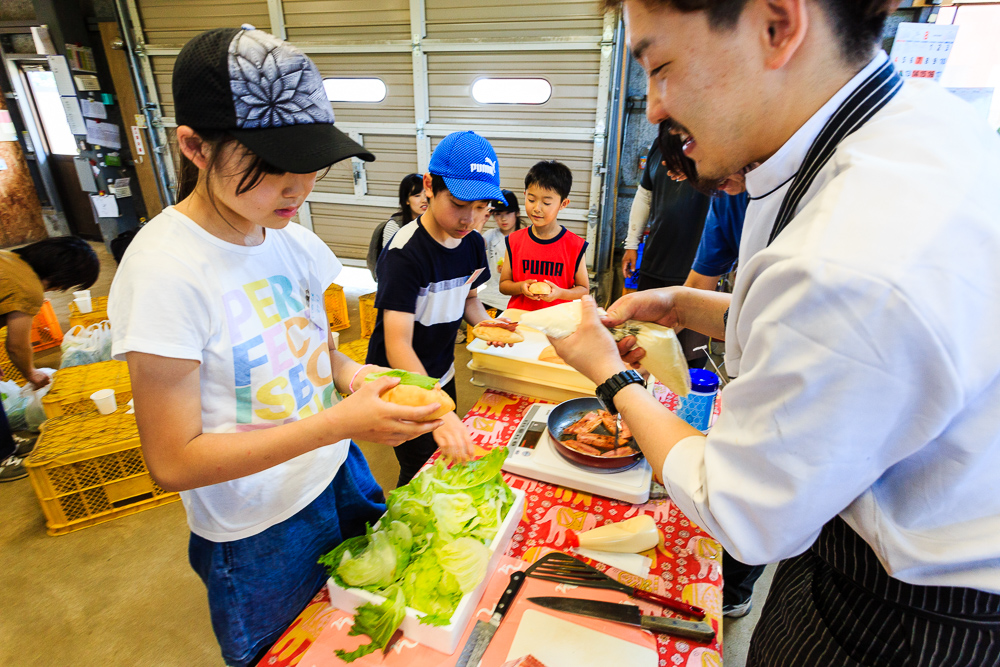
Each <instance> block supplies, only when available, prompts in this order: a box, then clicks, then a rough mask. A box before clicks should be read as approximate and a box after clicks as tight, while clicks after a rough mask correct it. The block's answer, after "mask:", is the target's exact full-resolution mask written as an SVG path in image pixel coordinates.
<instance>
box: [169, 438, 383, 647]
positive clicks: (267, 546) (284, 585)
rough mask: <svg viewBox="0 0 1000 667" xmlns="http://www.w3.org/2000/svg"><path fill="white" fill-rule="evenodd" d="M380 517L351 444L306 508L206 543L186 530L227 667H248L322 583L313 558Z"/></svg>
mask: <svg viewBox="0 0 1000 667" xmlns="http://www.w3.org/2000/svg"><path fill="white" fill-rule="evenodd" d="M384 513H385V497H384V496H383V495H382V489H381V488H380V487H379V485H378V483H377V482H376V481H375V478H374V477H372V474H371V471H370V470H369V469H368V462H367V461H365V457H364V455H363V454H362V453H361V450H360V449H358V446H357V445H356V444H354V443H353V442H352V443H351V448H350V451H349V452H348V454H347V460H346V461H344V464H343V466H341V468H340V470H339V471H338V472H337V476H336V477H335V478H334V479H333V482H332V483H331V484H330V486H329V487H327V488H326V490H325V491H323V493H322V494H320V496H319V497H318V498H316V500H314V501H313V502H312V503H310V504H309V505H308V506H307V507H306V508H305V509H303V510H301V511H300V512H298V513H297V514H296V515H294V516H292V517H291V518H289V519H286V520H285V521H283V522H282V523H280V524H277V525H275V526H271V527H270V528H268V529H267V530H265V531H264V532H262V533H258V534H257V535H253V536H251V537H247V538H244V539H242V540H236V541H234V542H212V541H209V540H206V539H204V538H202V537H199V536H197V535H195V534H193V533H192V535H191V541H190V543H189V545H188V557H189V558H190V561H191V566H192V567H193V568H194V571H195V572H197V573H198V576H200V577H201V580H202V581H203V582H205V586H206V587H207V588H208V606H209V609H210V611H211V614H212V628H213V629H214V630H215V636H216V638H217V639H218V640H219V645H220V647H221V648H222V657H223V658H224V659H225V661H226V664H227V665H233V666H236V667H244V666H245V665H252V664H254V662H255V661H256V660H257V659H259V657H260V656H262V655H263V654H264V653H265V652H266V651H267V649H268V648H269V647H270V646H271V645H272V644H273V643H274V642H275V641H277V639H278V638H279V637H280V636H281V635H282V633H283V632H284V631H285V630H286V629H287V628H288V626H289V625H291V623H292V621H293V620H295V617H296V616H298V614H299V612H301V611H302V610H303V609H304V608H305V606H306V605H307V604H308V603H309V600H311V599H312V597H313V596H314V595H316V593H317V591H319V589H320V588H322V587H323V584H324V583H325V582H326V579H327V574H326V571H325V570H324V568H323V567H322V566H321V565H319V564H318V563H317V562H316V561H317V560H318V559H319V557H320V556H322V555H323V554H325V553H327V552H328V551H330V550H331V549H333V548H334V547H335V546H337V545H338V544H340V542H341V541H343V540H344V539H346V538H348V537H354V536H355V535H363V534H364V532H365V524H366V523H374V522H375V521H377V520H378V518H379V517H380V516H382V514H384Z"/></svg>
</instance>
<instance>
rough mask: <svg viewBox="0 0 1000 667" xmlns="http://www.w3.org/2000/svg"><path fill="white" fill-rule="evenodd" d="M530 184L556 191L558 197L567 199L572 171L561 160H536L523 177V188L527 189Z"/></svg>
mask: <svg viewBox="0 0 1000 667" xmlns="http://www.w3.org/2000/svg"><path fill="white" fill-rule="evenodd" d="M532 185H537V186H538V187H540V188H542V189H544V190H552V191H553V192H558V193H559V197H560V198H562V199H567V198H569V191H570V189H572V187H573V172H572V171H570V170H569V167H567V166H566V165H564V164H563V163H562V162H556V161H555V160H542V161H541V162H536V163H535V166H534V167H532V168H531V169H529V170H528V175H527V176H525V177H524V189H525V190H527V189H528V188H530V187H531V186H532Z"/></svg>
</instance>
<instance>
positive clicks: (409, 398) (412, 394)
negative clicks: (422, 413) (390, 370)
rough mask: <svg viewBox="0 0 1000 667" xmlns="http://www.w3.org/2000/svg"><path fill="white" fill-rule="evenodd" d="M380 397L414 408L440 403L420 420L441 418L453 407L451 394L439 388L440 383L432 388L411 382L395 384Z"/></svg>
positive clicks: (453, 402)
mask: <svg viewBox="0 0 1000 667" xmlns="http://www.w3.org/2000/svg"><path fill="white" fill-rule="evenodd" d="M380 398H381V399H382V400H383V401H388V402H390V403H395V404H396V405H407V406H411V407H415V408H419V407H421V406H424V405H430V404H431V403H440V404H441V407H440V408H438V409H437V410H435V411H434V412H432V413H431V414H430V416H428V417H425V418H424V419H421V420H420V421H433V420H435V419H441V417H444V416H445V415H446V414H448V413H449V412H451V411H452V410H454V409H455V401H453V400H451V396H449V395H448V394H447V393H446V392H445V390H444V389H442V388H441V385H434V388H433V389H424V388H423V387H417V386H414V385H412V384H397V385H396V386H395V387H393V388H392V389H390V390H388V391H385V392H383V393H382V395H381V396H380Z"/></svg>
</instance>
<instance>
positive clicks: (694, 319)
mask: <svg viewBox="0 0 1000 667" xmlns="http://www.w3.org/2000/svg"><path fill="white" fill-rule="evenodd" d="M674 289H683V291H682V292H681V293H680V294H679V295H678V298H679V304H678V305H679V309H678V310H679V314H680V318H681V322H680V323H681V325H682V326H683V327H684V328H685V329H691V330H692V331H697V332H698V333H700V334H704V335H706V336H711V337H712V338H715V339H716V340H725V339H726V324H725V320H724V315H725V313H726V311H727V310H729V302H730V301H731V299H732V295H731V294H727V293H725V292H709V291H706V290H700V289H693V288H674Z"/></svg>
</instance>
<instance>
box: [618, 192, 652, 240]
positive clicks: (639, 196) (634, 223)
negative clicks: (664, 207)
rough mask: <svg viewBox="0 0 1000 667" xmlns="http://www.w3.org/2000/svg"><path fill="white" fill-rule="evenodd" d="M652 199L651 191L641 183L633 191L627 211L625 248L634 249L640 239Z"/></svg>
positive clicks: (647, 218) (647, 220)
mask: <svg viewBox="0 0 1000 667" xmlns="http://www.w3.org/2000/svg"><path fill="white" fill-rule="evenodd" d="M652 201H653V193H652V192H650V191H649V190H647V189H646V188H644V187H642V186H641V185H640V186H639V187H638V189H637V190H636V191H635V199H633V200H632V208H631V209H629V212H628V235H627V236H626V237H625V249H626V250H636V249H638V248H639V242H640V241H642V232H643V230H644V229H646V223H647V222H649V207H650V204H651V203H652Z"/></svg>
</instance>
